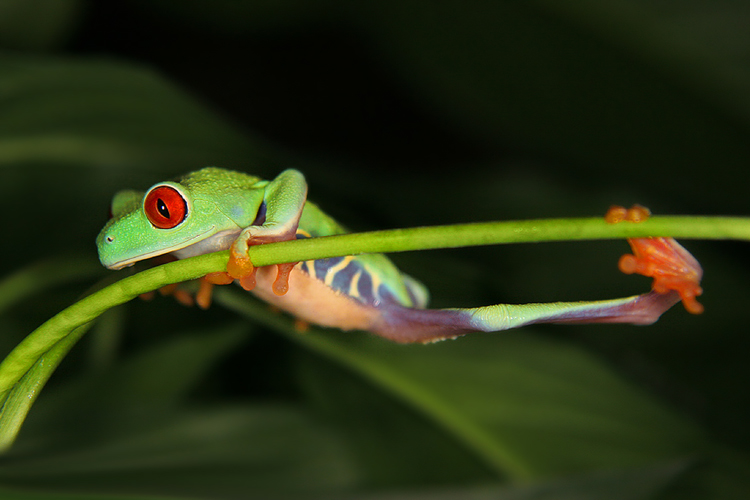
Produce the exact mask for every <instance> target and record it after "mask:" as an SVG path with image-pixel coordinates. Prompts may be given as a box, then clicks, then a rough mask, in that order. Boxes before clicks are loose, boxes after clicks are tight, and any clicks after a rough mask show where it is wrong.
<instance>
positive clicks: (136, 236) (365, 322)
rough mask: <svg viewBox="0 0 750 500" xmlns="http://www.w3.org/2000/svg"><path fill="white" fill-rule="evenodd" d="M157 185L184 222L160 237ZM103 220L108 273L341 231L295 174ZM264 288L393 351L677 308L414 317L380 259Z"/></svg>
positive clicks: (198, 177) (211, 176)
mask: <svg viewBox="0 0 750 500" xmlns="http://www.w3.org/2000/svg"><path fill="white" fill-rule="evenodd" d="M165 186H166V187H167V188H171V190H173V191H174V192H176V193H178V196H177V198H176V199H177V200H178V201H177V202H175V203H174V204H173V205H169V203H167V205H169V207H168V208H169V209H170V210H171V213H170V214H169V215H170V217H172V218H175V210H174V207H176V206H177V205H181V206H183V207H184V217H177V218H175V219H174V220H173V221H171V222H170V225H172V224H174V226H173V227H169V228H163V227H157V225H155V224H154V222H153V220H152V219H153V218H154V217H153V215H152V216H151V217H150V216H149V215H148V214H149V213H152V214H153V212H154V209H153V208H152V209H151V212H149V210H148V209H147V208H146V202H147V201H148V200H149V194H151V193H153V191H154V190H155V189H157V188H161V187H165ZM154 198H158V200H157V201H156V203H157V204H158V203H161V202H162V200H161V198H159V197H158V196H156V194H154V195H153V196H152V197H151V199H154ZM182 200H184V204H183V202H182ZM155 206H160V207H161V206H162V205H155ZM178 208H179V207H178ZM164 213H167V212H164ZM180 213H181V212H180ZM112 214H113V217H112V219H111V220H110V221H109V222H108V223H107V224H106V226H105V227H104V228H103V229H102V231H101V233H100V234H99V236H98V237H97V241H96V243H97V247H98V249H99V259H100V260H101V262H102V264H103V265H104V266H105V267H107V268H109V269H121V268H123V267H126V266H130V265H133V264H134V263H135V262H138V261H141V260H144V259H148V258H151V257H156V256H159V255H165V254H172V255H174V256H175V257H177V258H187V257H191V256H194V255H202V254H205V253H209V252H214V251H218V250H226V249H231V250H232V252H233V253H237V254H239V255H247V249H248V243H249V242H250V244H262V243H267V242H272V241H283V240H289V239H295V238H302V237H319V236H328V235H334V234H342V233H345V232H346V230H345V229H344V228H343V227H341V225H339V224H338V223H337V222H336V221H334V220H333V219H332V218H331V217H329V216H328V215H326V214H325V213H323V212H322V211H321V210H320V209H319V208H318V207H317V206H315V205H314V204H312V203H310V202H308V201H307V184H306V182H305V179H304V177H303V176H302V174H301V173H300V172H298V171H296V170H286V171H284V172H282V173H281V174H279V176H278V177H276V178H275V179H274V180H272V181H266V180H262V179H260V178H258V177H254V176H251V175H247V174H244V173H240V172H234V171H229V170H224V169H219V168H213V167H208V168H204V169H202V170H199V171H196V172H193V173H190V174H188V175H186V176H184V177H182V178H180V179H178V180H176V181H168V182H161V183H158V184H156V185H154V186H152V187H151V188H150V189H149V190H148V191H146V192H145V193H144V192H138V191H121V192H119V193H117V194H116V195H115V197H114V199H113V200H112ZM178 215H179V213H178ZM157 217H158V214H157ZM274 279H275V268H274V266H268V267H264V268H260V269H259V270H258V273H257V286H256V287H255V288H254V289H253V290H252V292H253V293H254V294H256V295H257V296H259V297H260V298H261V299H263V300H265V301H267V302H269V303H271V304H273V305H275V306H277V307H279V308H281V309H283V310H286V311H288V312H289V313H291V314H292V315H294V316H296V317H298V318H300V319H302V320H305V321H308V322H311V323H315V324H318V325H322V326H328V327H336V328H341V329H344V330H350V329H361V330H368V331H370V332H372V333H375V334H377V335H380V336H383V337H386V338H389V339H391V340H394V341H397V342H433V341H437V340H442V339H446V338H453V337H456V336H459V335H463V334H466V333H469V332H473V331H485V332H493V331H500V330H506V329H509V328H515V327H518V326H523V325H528V324H532V323H632V324H650V323H653V322H654V321H656V320H657V319H658V318H659V316H660V315H661V314H662V313H663V312H664V311H666V310H667V309H669V308H670V307H672V306H673V305H674V304H676V303H677V302H679V300H680V297H679V294H678V293H676V292H668V293H657V292H654V291H651V292H649V293H646V294H643V295H638V296H633V297H626V298H622V299H614V300H604V301H593V302H556V303H546V304H522V305H507V304H498V305H493V306H487V307H478V308H472V309H440V310H431V309H424V307H425V306H426V304H427V297H428V294H427V291H426V290H425V288H424V287H423V286H422V285H421V284H420V283H418V282H417V281H416V280H414V279H412V278H410V277H409V276H406V275H404V274H402V273H401V272H400V271H399V270H398V269H397V268H396V266H395V265H394V264H393V263H392V262H391V261H390V260H389V259H388V258H387V257H385V256H384V255H382V254H370V255H359V256H349V257H342V258H331V259H322V260H317V261H308V262H302V263H299V264H297V265H296V266H295V267H294V269H293V270H292V272H291V274H290V279H289V291H288V292H287V293H286V294H284V295H283V296H277V295H276V294H274V293H273V292H272V291H271V287H272V283H273V281H274Z"/></svg>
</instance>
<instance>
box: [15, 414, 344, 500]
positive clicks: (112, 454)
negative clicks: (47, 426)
mask: <svg viewBox="0 0 750 500" xmlns="http://www.w3.org/2000/svg"><path fill="white" fill-rule="evenodd" d="M122 416H123V417H130V418H134V417H135V416H136V415H128V414H127V413H125V414H123V415H122ZM98 418H99V419H101V416H99V417H98ZM94 423H95V422H94ZM135 423H137V424H138V425H133V424H135ZM82 424H83V422H82ZM95 424H96V423H95ZM96 425H97V427H98V426H99V424H96ZM128 427H130V430H129V431H126V432H123V433H121V434H110V435H109V436H107V435H100V436H99V439H98V440H97V441H96V442H94V443H91V444H89V445H88V446H81V447H70V448H67V449H63V450H60V451H58V452H56V453H49V454H46V455H43V456H36V457H34V456H31V457H24V456H16V457H9V458H8V459H6V460H4V461H3V463H2V464H0V480H2V482H3V485H4V486H5V487H6V488H7V487H10V486H16V487H22V486H23V487H24V488H25V489H32V490H33V491H45V490H46V491H58V492H79V493H80V492H89V493H103V492H107V493H117V494H131V495H132V494H147V495H157V494H161V495H169V496H174V495H179V496H186V497H187V496H189V497H195V496H198V497H207V498H208V497H210V498H219V497H221V498H225V497H234V498H236V497H237V495H240V496H244V494H245V493H250V492H252V494H253V495H257V496H258V497H264V498H275V497H288V496H290V495H292V494H298V495H299V494H302V493H305V494H322V493H323V492H326V491H331V490H338V491H343V490H346V489H347V488H349V487H350V486H351V485H353V484H354V481H355V480H356V477H357V473H356V469H355V468H354V467H353V466H352V464H350V463H349V460H348V457H347V454H346V452H345V448H344V447H343V446H342V443H341V442H340V441H339V440H338V439H337V438H336V437H335V435H333V434H332V433H331V432H330V431H329V430H328V429H326V428H325V427H324V426H322V425H320V424H317V423H315V422H314V421H312V420H311V419H310V418H309V417H307V416H306V415H305V414H304V413H303V412H300V411H299V410H298V409H295V408H289V407H273V406H266V407H264V406H256V407H246V406H234V407H224V408H213V409H211V410H183V411H180V412H178V413H159V412H154V413H153V414H150V415H149V416H148V417H146V416H141V417H140V419H139V420H138V421H136V422H133V423H131V424H128ZM133 427H135V428H133ZM78 432H86V428H85V427H80V428H79V429H78Z"/></svg>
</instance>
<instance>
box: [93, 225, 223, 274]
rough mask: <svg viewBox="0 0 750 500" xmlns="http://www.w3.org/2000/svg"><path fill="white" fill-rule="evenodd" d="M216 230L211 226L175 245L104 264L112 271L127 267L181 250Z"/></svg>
mask: <svg viewBox="0 0 750 500" xmlns="http://www.w3.org/2000/svg"><path fill="white" fill-rule="evenodd" d="M215 231H216V226H211V227H210V228H208V229H207V230H205V231H203V232H202V233H200V234H196V235H195V236H193V237H191V238H188V239H187V240H185V241H182V242H180V243H177V244H176V245H173V246H171V247H169V248H161V249H159V250H154V251H153V252H149V253H144V254H139V255H138V256H136V257H131V258H129V259H125V260H121V261H119V262H115V263H113V264H110V265H106V264H105V265H104V267H106V268H107V269H112V270H113V271H117V270H119V269H122V268H124V267H129V266H132V265H133V264H135V263H136V262H140V261H142V260H146V259H150V258H152V257H158V256H160V255H165V254H168V253H171V252H176V251H177V250H182V249H183V248H187V247H189V246H190V245H192V244H194V243H196V242H197V241H201V240H204V239H205V238H206V236H207V235H210V234H212V233H214V232H215Z"/></svg>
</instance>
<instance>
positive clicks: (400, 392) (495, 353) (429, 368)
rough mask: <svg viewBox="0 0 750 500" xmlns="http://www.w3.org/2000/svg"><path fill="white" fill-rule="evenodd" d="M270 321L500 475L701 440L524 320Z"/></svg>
mask: <svg viewBox="0 0 750 500" xmlns="http://www.w3.org/2000/svg"><path fill="white" fill-rule="evenodd" d="M216 300H217V302H219V303H221V304H222V305H224V306H227V307H229V308H230V309H232V310H234V311H237V312H240V313H242V314H244V315H247V316H248V317H250V318H252V319H254V320H256V321H264V322H265V323H267V324H269V319H268V318H267V316H266V315H265V314H264V313H263V312H262V310H259V308H258V306H257V305H255V304H254V303H253V302H252V301H249V300H248V299H246V298H244V297H242V296H241V294H239V293H237V292H234V291H233V290H223V289H222V290H217V293H216ZM272 324H273V326H274V327H275V329H278V330H279V331H282V332H284V333H285V334H286V335H287V336H288V337H289V338H291V339H292V340H294V341H296V342H298V343H300V344H301V345H303V346H305V347H306V348H309V349H311V350H312V351H313V352H316V353H318V354H321V355H324V356H326V357H329V358H330V359H331V360H333V361H335V362H337V363H340V364H341V365H343V366H344V367H346V369H347V370H350V371H352V372H353V373H356V374H357V375H359V376H361V377H363V378H365V379H366V380H368V381H369V382H370V383H372V384H374V385H375V386H377V387H379V388H380V389H381V390H383V391H385V392H387V393H389V394H390V395H391V396H392V397H396V398H398V399H400V400H402V401H403V402H404V403H405V404H407V405H408V406H410V407H412V408H413V409H415V410H417V411H418V412H420V413H422V414H424V415H425V416H426V417H427V418H429V419H431V420H432V421H433V422H434V423H435V424H437V425H438V426H440V427H442V428H443V429H445V431H446V432H449V433H450V434H451V435H453V436H454V437H455V439H457V440H458V441H460V442H461V443H463V446H464V447H466V448H468V449H470V450H472V451H473V453H475V454H476V455H477V456H479V457H482V459H483V460H485V461H486V462H487V464H488V465H490V466H491V467H493V468H494V469H495V470H496V472H497V473H498V474H500V475H508V476H510V477H513V478H516V479H529V478H533V477H538V476H545V475H553V474H565V473H572V472H580V471H583V470H590V469H592V468H607V467H609V468H620V467H628V466H632V467H635V466H642V465H644V464H648V463H651V462H654V461H661V460H667V459H670V458H675V457H683V456H688V455H692V454H694V453H697V452H698V451H699V450H701V449H703V448H704V447H705V445H706V441H705V437H704V436H702V434H701V432H700V431H699V430H698V429H697V428H696V427H695V426H694V425H693V424H691V423H690V422H688V421H685V420H684V419H681V418H680V417H679V416H677V415H675V414H673V413H672V412H670V411H669V410H668V409H666V408H664V407H662V406H661V405H659V404H658V403H657V402H656V401H654V400H653V399H652V398H650V397H649V396H648V395H646V394H644V393H642V392H641V391H639V390H637V389H635V388H633V387H632V386H630V385H629V384H626V383H624V382H623V381H622V380H621V379H619V378H618V377H617V376H616V375H615V374H614V373H612V372H611V371H610V370H609V369H608V368H607V367H606V366H605V365H603V364H602V363H600V362H598V361H597V360H596V359H595V358H593V357H592V356H591V355H590V354H588V353H586V352H585V351H582V350H581V349H578V348H575V347H573V346H571V345H566V344H564V343H562V342H554V341H550V340H547V339H544V338H541V337H538V336H534V335H533V334H531V333H530V331H529V329H528V328H527V329H525V331H524V332H523V333H510V332H508V333H501V334H496V335H482V336H480V335H475V336H469V337H466V338H463V339H461V340H460V341H446V342H440V343H438V344H433V345H429V346H422V345H416V346H415V345H409V346H403V345H396V344H392V343H387V342H384V341H382V340H379V339H375V338H372V337H368V336H362V335H337V334H332V335H329V334H324V333H323V332H319V333H318V332H317V331H316V333H315V334H308V335H299V334H298V333H296V332H295V331H294V330H293V329H292V328H290V326H289V324H288V323H286V324H285V323H283V322H282V323H279V322H277V321H274V322H273V323H272ZM317 390H318V391H322V390H323V387H321V386H318V387H317ZM331 390H333V391H336V390H337V388H336V387H333V386H332V387H331ZM489 395H491V397H489ZM330 397H333V396H330Z"/></svg>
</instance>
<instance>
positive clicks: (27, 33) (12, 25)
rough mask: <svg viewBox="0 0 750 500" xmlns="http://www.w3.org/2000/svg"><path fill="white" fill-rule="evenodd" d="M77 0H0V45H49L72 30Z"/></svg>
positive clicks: (8, 46)
mask: <svg viewBox="0 0 750 500" xmlns="http://www.w3.org/2000/svg"><path fill="white" fill-rule="evenodd" d="M80 11H81V0H1V1H0V46H2V47H4V48H12V49H36V50H39V49H50V48H53V47H56V46H58V45H60V43H61V42H63V41H64V40H65V38H66V37H67V36H68V35H69V34H70V32H71V31H72V30H71V28H72V27H73V25H74V24H75V23H76V21H77V20H78V15H79V13H80Z"/></svg>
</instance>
